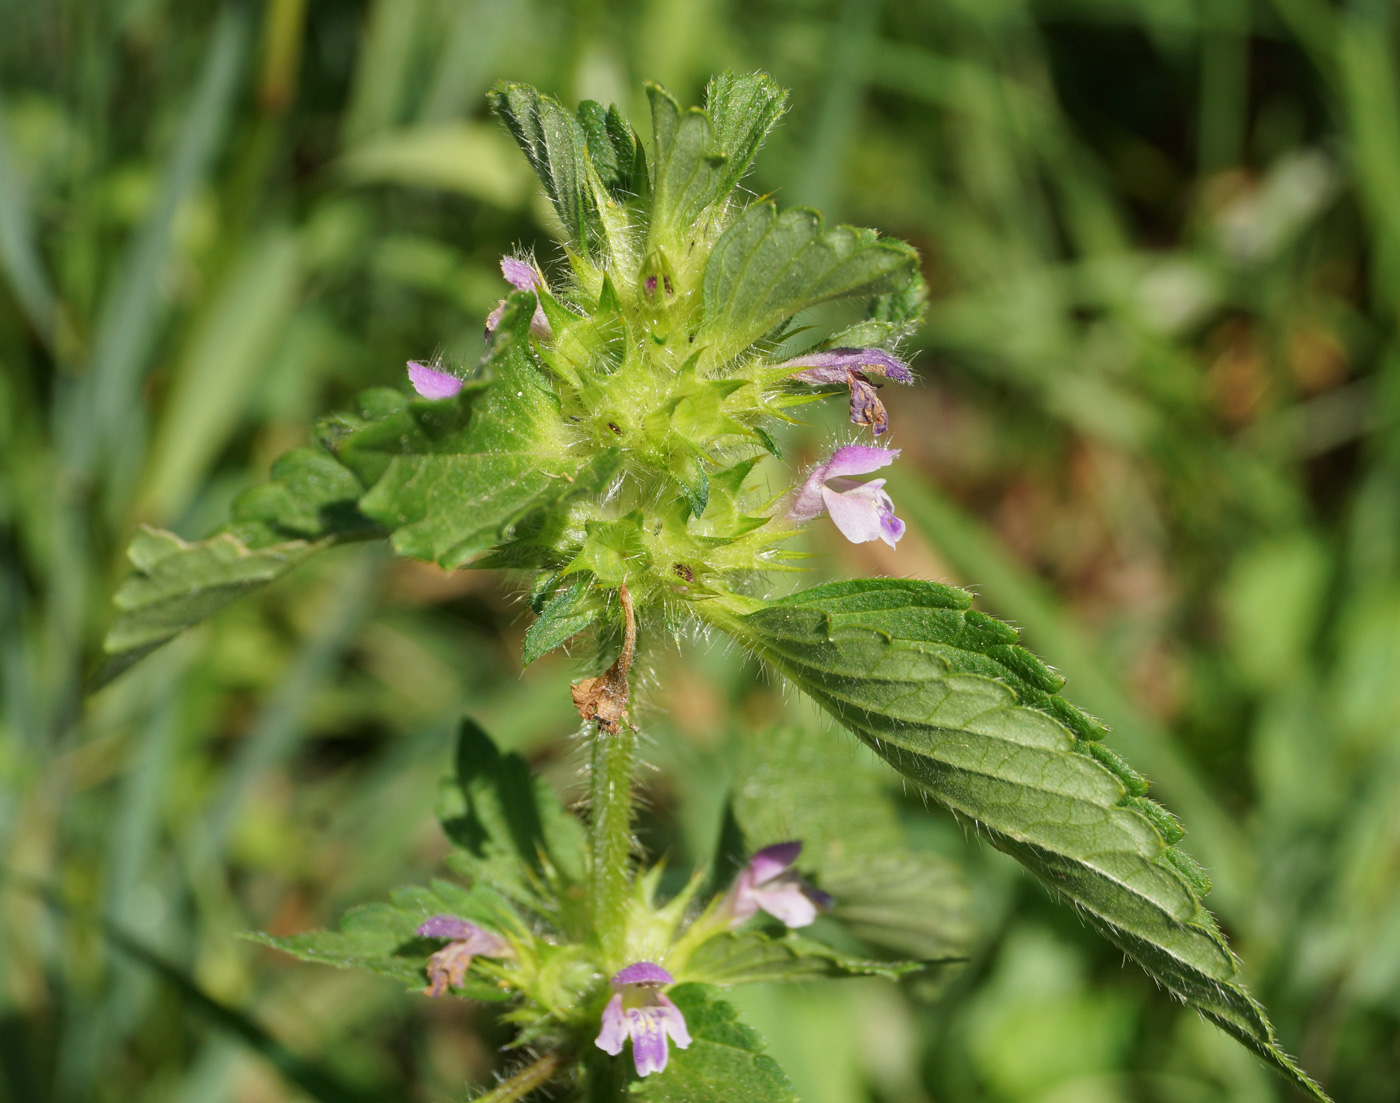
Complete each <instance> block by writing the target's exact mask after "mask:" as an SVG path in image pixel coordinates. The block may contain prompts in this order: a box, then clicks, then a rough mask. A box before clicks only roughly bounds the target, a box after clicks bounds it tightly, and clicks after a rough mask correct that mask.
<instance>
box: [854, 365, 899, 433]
mask: <svg viewBox="0 0 1400 1103" xmlns="http://www.w3.org/2000/svg"><path fill="white" fill-rule="evenodd" d="M851 422H852V423H853V424H855V425H869V426H870V431H871V432H872V433H874V434H875V435H876V436H877V437H878V436H879V435H880V434H881V433H883V432H884V431H885V430H886V429H888V428H889V427H890V415H889V413H888V412H887V411H886V410H885V404H884V403H883V402H881V401H880V396H879V395H878V394H877V393H876V392H875V388H874V386H872V385H871V384H870V383H867V382H866V381H865V380H864V379H862V378H861V377H860V376H858V375H852V376H851Z"/></svg>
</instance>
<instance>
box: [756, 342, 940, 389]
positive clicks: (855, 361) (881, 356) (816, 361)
mask: <svg viewBox="0 0 1400 1103" xmlns="http://www.w3.org/2000/svg"><path fill="white" fill-rule="evenodd" d="M778 367H780V368H802V369H803V370H802V371H795V372H793V373H792V374H793V378H795V379H801V380H803V381H804V382H807V383H844V382H846V373H847V372H853V371H856V372H864V373H866V374H868V375H879V376H883V377H884V378H885V379H893V380H894V381H895V382H897V383H912V382H914V373H913V372H911V371H910V370H909V366H908V365H907V364H905V363H904V361H902V360H900V359H899V358H898V357H896V356H892V355H890V354H889V353H888V352H886V351H885V350H884V349H856V348H837V349H823V350H822V351H820V352H809V353H806V354H804V355H802V356H796V357H794V358H793V359H791V360H787V361H785V362H783V363H781V364H779V365H778Z"/></svg>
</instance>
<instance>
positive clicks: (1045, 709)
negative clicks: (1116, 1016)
mask: <svg viewBox="0 0 1400 1103" xmlns="http://www.w3.org/2000/svg"><path fill="white" fill-rule="evenodd" d="M971 600H972V596H971V595H970V594H968V593H966V592H964V591H961V590H954V589H951V588H949V587H946V586H940V585H937V584H936V583H931V582H921V581H916V580H899V579H866V580H863V581H857V582H842V583H835V584H832V585H828V586H818V587H816V588H814V589H811V590H805V591H802V592H800V593H797V594H794V595H792V596H791V597H788V598H785V599H783V600H780V601H776V602H770V603H763V604H761V605H757V606H756V607H755V608H754V609H753V610H752V611H750V612H747V613H731V612H727V611H725V610H711V611H710V616H711V618H712V619H713V620H714V621H715V622H716V623H718V624H719V625H721V626H722V627H724V628H726V629H727V630H728V631H729V632H731V633H732V634H734V635H735V636H737V637H738V638H739V639H741V640H742V641H743V642H744V643H746V644H747V645H748V646H749V647H751V648H752V649H753V650H754V651H755V652H757V653H758V654H759V655H761V656H762V657H764V658H765V659H767V660H768V661H769V662H771V663H772V664H773V665H774V666H776V667H777V668H778V669H779V670H781V671H782V672H783V673H785V674H786V675H788V677H790V678H792V679H793V681H795V682H796V683H797V684H798V685H799V686H801V688H802V689H803V690H804V691H805V692H806V693H807V694H808V695H809V696H811V697H812V699H813V700H814V701H816V702H817V703H818V704H819V705H820V706H821V707H822V708H823V709H825V710H826V711H827V712H829V713H830V714H831V715H832V716H834V717H835V718H836V719H837V720H838V721H840V722H841V723H842V724H843V725H844V726H846V727H847V728H849V729H850V730H851V731H852V732H854V733H855V734H856V735H857V736H859V737H860V738H861V739H862V740H863V741H864V742H865V743H867V744H868V745H869V746H870V747H872V748H873V749H874V750H875V752H876V753H877V754H878V755H880V757H881V758H883V759H885V761H886V762H888V763H889V764H890V765H892V766H893V767H894V768H895V769H897V770H898V771H899V772H900V773H902V774H904V775H905V776H906V777H908V778H911V779H913V780H914V781H916V782H918V783H919V784H920V785H922V786H923V787H924V788H925V789H926V791H927V792H928V793H929V794H930V795H931V796H932V797H933V798H934V799H935V800H937V801H938V802H939V803H941V804H943V805H944V806H945V807H947V808H949V809H950V810H952V811H953V812H954V813H956V814H957V815H959V816H962V817H966V818H967V819H969V820H972V821H975V822H976V823H977V825H978V833H979V834H980V835H981V836H983V837H985V838H987V839H988V840H989V841H990V842H991V843H992V844H993V845H994V846H996V847H997V848H998V849H1000V850H1003V851H1005V852H1006V853H1008V854H1010V855H1012V856H1013V857H1015V858H1016V859H1017V860H1018V861H1020V862H1021V863H1022V864H1023V865H1025V866H1026V868H1028V869H1029V870H1030V871H1031V872H1033V873H1034V874H1035V875H1036V876H1037V877H1039V878H1040V879H1041V880H1042V881H1043V882H1044V883H1045V884H1046V885H1047V886H1048V887H1050V888H1051V890H1052V891H1053V892H1054V893H1055V894H1056V895H1057V896H1060V897H1063V898H1065V899H1067V900H1068V901H1070V902H1071V903H1073V904H1074V905H1075V907H1076V908H1077V910H1078V911H1079V912H1080V914H1081V915H1083V916H1085V917H1086V918H1087V919H1088V920H1089V921H1090V922H1091V923H1092V924H1093V925H1094V926H1095V927H1096V928H1097V929H1098V930H1099V931H1100V932H1101V933H1103V934H1104V935H1105V936H1106V937H1107V938H1109V939H1110V940H1111V941H1113V942H1114V943H1115V944H1117V945H1118V946H1120V947H1121V948H1122V949H1123V950H1124V951H1125V952H1127V953H1128V954H1129V955H1131V956H1132V957H1133V958H1134V959H1136V960H1137V961H1138V962H1139V963H1140V964H1141V965H1142V966H1143V967H1144V968H1145V969H1146V970H1147V971H1148V972H1149V973H1150V974H1151V975H1152V976H1153V977H1154V978H1156V979H1157V980H1158V981H1159V982H1161V983H1162V984H1163V985H1165V986H1166V987H1167V988H1168V989H1170V990H1171V991H1172V992H1173V993H1175V994H1176V995H1177V996H1179V997H1180V998H1182V999H1184V1000H1186V1001H1187V1002H1188V1003H1190V1004H1191V1005H1192V1006H1194V1007H1195V1008H1197V1009H1198V1010H1199V1011H1200V1012H1201V1013H1202V1014H1203V1015H1205V1016H1206V1017H1207V1018H1209V1019H1211V1020H1212V1021H1214V1022H1215V1023H1217V1024H1218V1025H1219V1026H1221V1027H1222V1028H1224V1029H1225V1030H1227V1031H1228V1032H1229V1033H1231V1034H1233V1035H1234V1036H1235V1037H1237V1038H1239V1039H1240V1040H1241V1041H1242V1042H1244V1043H1245V1044H1246V1045H1248V1046H1249V1047H1250V1048H1251V1049H1253V1050H1254V1051H1255V1052H1256V1053H1258V1054H1260V1055H1261V1056H1262V1057H1264V1058H1265V1059H1266V1060H1268V1061H1269V1062H1271V1063H1272V1064H1274V1065H1275V1066H1276V1067H1277V1068H1278V1069H1279V1070H1281V1071H1282V1072H1283V1073H1284V1074H1285V1075H1287V1076H1288V1077H1289V1078H1290V1079H1291V1080H1293V1082H1294V1083H1295V1084H1297V1085H1298V1086H1299V1087H1301V1088H1303V1089H1304V1090H1305V1091H1307V1092H1308V1093H1309V1094H1310V1095H1311V1096H1312V1097H1313V1098H1315V1099H1320V1100H1321V1099H1326V1095H1325V1094H1324V1093H1323V1092H1322V1090H1321V1089H1320V1088H1319V1087H1318V1086H1317V1085H1316V1084H1314V1083H1313V1082H1312V1081H1311V1080H1309V1079H1308V1077H1307V1076H1306V1075H1305V1074H1304V1073H1303V1072H1302V1071H1301V1070H1300V1069H1299V1068H1298V1067H1297V1065H1295V1064H1294V1063H1293V1062H1292V1061H1291V1060H1290V1059H1289V1058H1288V1056H1287V1055H1286V1054H1285V1053H1284V1052H1283V1050H1282V1048H1281V1047H1280V1046H1279V1043H1278V1040H1277V1038H1276V1037H1275V1036H1274V1032H1273V1028H1272V1026H1271V1025H1270V1023H1269V1021H1268V1018H1267V1017H1266V1015H1265V1013H1264V1010H1263V1008H1262V1007H1260V1005H1259V1004H1258V1003H1256V1002H1255V1001H1254V1000H1253V999H1252V998H1251V997H1250V996H1249V994H1248V993H1246V992H1245V990H1244V988H1243V987H1242V986H1241V983H1240V978H1239V973H1238V969H1237V964H1236V960H1235V957H1234V955H1233V954H1232V953H1231V952H1230V949H1229V947H1228V946H1227V945H1226V943H1225V940H1224V938H1223V936H1222V935H1221V934H1220V931H1219V930H1218V929H1217V927H1216V925H1215V922H1214V920H1213V919H1212V917H1211V916H1210V914H1209V913H1208V912H1207V911H1206V910H1205V908H1204V907H1203V906H1202V904H1201V901H1200V895H1202V894H1203V892H1204V884H1203V878H1201V877H1200V876H1199V873H1198V872H1197V871H1195V870H1194V863H1192V862H1191V861H1190V859H1189V858H1187V857H1186V856H1185V855H1183V854H1181V853H1180V852H1179V851H1177V850H1176V849H1175V848H1174V847H1172V846H1170V845H1169V844H1168V840H1167V836H1176V835H1177V834H1178V832H1179V828H1176V827H1175V824H1174V821H1172V820H1170V818H1168V817H1166V815H1165V813H1163V812H1161V811H1160V810H1159V809H1156V807H1155V806H1153V805H1151V804H1150V803H1149V802H1147V801H1146V800H1144V799H1143V798H1142V797H1141V795H1140V790H1141V779H1138V778H1137V777H1136V775H1133V774H1131V772H1130V771H1127V770H1126V768H1125V767H1123V766H1122V765H1121V764H1120V763H1118V762H1117V761H1116V760H1114V759H1112V758H1109V757H1107V756H1102V755H1100V754H1096V753H1095V744H1094V742H1093V740H1092V739H1086V738H1084V737H1085V736H1097V735H1098V734H1099V733H1100V732H1101V731H1102V728H1101V727H1100V726H1099V725H1097V724H1095V723H1094V722H1093V721H1091V720H1090V719H1089V718H1088V717H1085V716H1084V715H1083V714H1082V713H1080V712H1079V711H1078V710H1076V709H1074V708H1073V706H1071V705H1069V704H1068V703H1067V702H1065V701H1064V700H1063V698H1060V697H1059V696H1058V692H1057V691H1058V689H1059V688H1060V684H1061V679H1059V678H1058V676H1056V675H1055V674H1054V673H1053V672H1051V671H1050V670H1049V669H1048V668H1046V667H1045V666H1044V664H1042V663H1040V662H1039V660H1037V659H1035V658H1034V656H1032V655H1030V653H1029V652H1027V651H1025V650H1024V649H1022V648H1020V647H1019V646H1016V645H1015V642H1014V641H1015V633H1014V631H1013V630H1012V629H1010V628H1008V627H1007V626H1005V625H1002V624H1000V623H999V622H996V621H993V620H992V619H991V618H989V617H986V616H985V615H984V614H981V613H977V612H974V611H972V610H970V609H968V605H970V603H971ZM1135 790H1137V791H1136V792H1135Z"/></svg>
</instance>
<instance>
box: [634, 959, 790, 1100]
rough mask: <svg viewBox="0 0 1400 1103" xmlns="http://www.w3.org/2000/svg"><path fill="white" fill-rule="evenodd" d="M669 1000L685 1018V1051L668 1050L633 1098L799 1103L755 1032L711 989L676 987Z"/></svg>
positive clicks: (637, 1085) (636, 1083)
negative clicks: (687, 1039) (658, 1068)
mask: <svg viewBox="0 0 1400 1103" xmlns="http://www.w3.org/2000/svg"><path fill="white" fill-rule="evenodd" d="M667 995H669V996H670V998H671V999H672V1000H673V1001H674V1002H675V1004H676V1006H677V1007H678V1008H680V1010H681V1014H683V1015H684V1016H685V1024H686V1028H687V1029H688V1030H689V1031H690V1037H691V1043H690V1047H689V1048H688V1049H677V1048H676V1047H675V1046H672V1047H671V1057H670V1061H669V1063H668V1064H667V1066H666V1071H665V1072H663V1073H660V1074H658V1075H653V1076H648V1077H647V1078H646V1079H643V1080H635V1081H633V1082H632V1084H631V1085H630V1094H631V1095H632V1097H633V1098H636V1099H641V1100H646V1101H647V1103H735V1101H736V1100H743V1101H744V1103H797V1095H796V1094H795V1093H794V1092H793V1090H792V1084H791V1083H790V1082H789V1081H788V1078H787V1077H786V1076H785V1075H784V1074H783V1070H782V1069H781V1068H779V1067H778V1063H777V1062H776V1061H774V1060H773V1058H771V1057H768V1056H766V1055H765V1054H764V1052H763V1050H764V1048H765V1047H764V1042H763V1039H762V1037H760V1036H759V1034H758V1032H757V1031H755V1030H753V1029H752V1028H750V1027H747V1026H745V1025H744V1024H743V1023H741V1022H739V1019H738V1015H737V1014H736V1012H735V1011H734V1008H733V1007H731V1006H730V1005H729V1004H727V1003H725V1002H724V1001H723V1000H721V999H718V998H716V995H715V992H714V990H713V989H712V988H708V987H706V986H705V985H701V984H679V985H677V986H676V987H675V988H672V989H671V990H670V991H669V992H668V993H667Z"/></svg>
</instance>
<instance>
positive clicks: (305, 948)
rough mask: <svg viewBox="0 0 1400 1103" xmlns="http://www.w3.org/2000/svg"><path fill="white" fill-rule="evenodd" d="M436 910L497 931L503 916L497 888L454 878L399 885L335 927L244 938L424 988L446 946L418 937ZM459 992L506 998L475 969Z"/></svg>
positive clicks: (482, 997) (477, 997)
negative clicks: (469, 885) (432, 961)
mask: <svg viewBox="0 0 1400 1103" xmlns="http://www.w3.org/2000/svg"><path fill="white" fill-rule="evenodd" d="M435 915H455V916H459V917H460V918H462V919H468V920H471V921H473V922H478V923H480V924H481V925H482V926H484V927H488V928H493V929H496V930H500V929H501V928H502V919H503V918H504V915H503V911H502V906H501V903H500V900H499V898H498V897H496V896H495V894H494V893H491V892H490V891H488V890H485V889H480V888H473V889H464V888H462V887H461V886H460V885H454V884H453V883H452V882H450V881H433V883H432V885H431V887H428V888H421V887H415V888H405V889H397V890H395V891H394V892H392V893H390V894H389V902H388V903H379V904H363V905H361V906H359V907H356V908H352V909H351V910H350V911H348V912H346V914H345V916H344V917H343V918H342V919H341V921H340V925H339V926H338V927H337V928H336V929H335V930H333V931H307V932H305V933H303V934H295V935H288V936H285V937H277V936H274V935H269V934H261V933H249V934H247V935H245V936H244V937H246V938H248V939H249V940H250V941H253V942H260V943H262V945H264V946H271V947H272V948H273V949H276V950H281V951H282V952H283V953H287V954H291V955H292V956H293V957H296V958H300V959H301V960H302V961H314V962H317V963H318V964H321V965H334V966H336V967H337V968H340V969H368V970H369V971H370V972H372V973H379V974H380V975H382V976H386V977H393V978H394V979H395V980H400V981H403V982H404V983H405V984H407V985H409V986H410V987H413V988H422V987H423V985H424V984H425V982H426V979H427V977H426V973H425V967H426V965H427V961H428V958H429V957H430V956H432V954H433V953H435V952H436V951H437V950H439V949H441V948H442V941H441V939H436V938H419V937H418V934H417V931H418V928H419V927H420V926H421V925H422V924H423V922H424V921H425V920H427V919H429V918H431V917H432V916H435ZM454 991H455V992H457V993H458V994H460V995H462V996H464V997H466V998H467V999H473V1000H502V999H505V998H506V997H507V993H505V992H504V991H502V989H501V988H500V987H498V986H497V985H496V984H494V983H492V982H491V981H487V980H484V979H477V978H475V977H473V976H472V975H471V974H470V973H469V974H468V976H467V984H466V986H465V987H463V988H460V989H454Z"/></svg>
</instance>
